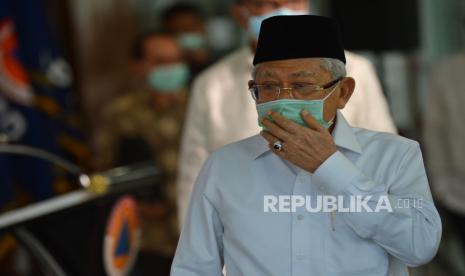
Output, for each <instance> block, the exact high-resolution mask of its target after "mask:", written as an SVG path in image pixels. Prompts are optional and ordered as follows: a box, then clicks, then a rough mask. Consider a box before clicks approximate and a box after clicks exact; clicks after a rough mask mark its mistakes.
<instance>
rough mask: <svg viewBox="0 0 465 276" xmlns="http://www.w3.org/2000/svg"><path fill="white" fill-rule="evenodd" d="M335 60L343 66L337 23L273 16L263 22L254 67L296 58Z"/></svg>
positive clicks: (310, 16) (316, 18)
mask: <svg viewBox="0 0 465 276" xmlns="http://www.w3.org/2000/svg"><path fill="white" fill-rule="evenodd" d="M315 57H324V58H335V59H339V60H341V61H342V62H344V63H346V58H345V55H344V46H343V44H342V38H341V32H340V29H339V25H338V24H337V22H336V21H335V20H334V19H332V18H329V17H323V16H316V15H292V16H273V17H270V18H268V19H266V20H264V21H263V22H262V25H261V28H260V35H259V37H258V44H257V49H256V51H255V57H254V60H253V65H257V64H259V63H262V62H266V61H276V60H285V59H296V58H315Z"/></svg>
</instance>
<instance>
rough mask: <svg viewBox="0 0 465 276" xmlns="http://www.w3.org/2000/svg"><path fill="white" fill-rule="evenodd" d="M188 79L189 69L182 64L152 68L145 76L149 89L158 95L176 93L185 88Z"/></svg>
mask: <svg viewBox="0 0 465 276" xmlns="http://www.w3.org/2000/svg"><path fill="white" fill-rule="evenodd" d="M189 77H190V72H189V68H188V66H187V65H186V64H184V63H177V64H174V65H165V66H157V67H154V68H153V69H152V70H151V71H150V73H149V74H148V76H147V81H148V83H149V85H150V87H151V88H153V89H154V90H156V91H157V92H158V93H163V94H170V93H176V92H179V91H180V90H182V89H183V88H185V87H186V85H187V82H188V80H189Z"/></svg>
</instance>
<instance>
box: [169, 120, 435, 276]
mask: <svg viewBox="0 0 465 276" xmlns="http://www.w3.org/2000/svg"><path fill="white" fill-rule="evenodd" d="M332 135H333V137H334V142H335V144H336V146H337V149H338V151H337V152H336V153H334V154H333V155H331V156H330V157H329V158H328V159H327V160H326V161H325V162H324V163H323V164H322V165H321V166H320V167H319V168H318V169H317V170H316V171H315V173H314V174H311V173H308V172H306V171H304V170H301V169H299V168H297V167H295V166H293V165H291V164H290V163H289V162H287V161H284V160H283V159H281V158H280V157H279V156H277V155H275V154H274V153H273V152H271V151H270V150H269V149H268V146H267V142H266V140H264V139H263V138H262V137H261V136H258V135H257V136H253V137H251V138H247V139H245V140H241V141H239V142H236V143H233V144H229V145H227V146H225V147H223V148H221V149H219V150H218V151H215V152H214V153H213V154H211V156H210V157H209V158H208V160H207V162H206V163H205V165H204V166H203V168H202V170H201V172H200V174H199V177H198V179H197V181H196V184H195V187H194V190H193V193H192V198H191V201H190V205H189V210H188V214H187V218H186V221H185V225H184V227H183V229H182V232H181V238H180V241H179V243H178V247H177V250H176V255H175V258H174V261H173V265H172V269H171V276H219V275H222V267H223V265H224V266H225V268H226V271H227V275H228V276H244V275H245V276H287V275H292V276H319V275H321V276H328V275H330V276H331V275H344V276H348V275H356V276H364V275H370V276H377V275H380V276H381V275H383V276H384V275H392V276H394V275H395V276H404V275H408V272H407V266H416V265H421V264H423V263H425V262H428V261H429V260H430V259H431V258H433V256H434V255H435V254H436V251H437V248H438V245H439V242H440V237H441V221H440V218H439V215H438V213H437V211H436V209H435V207H434V204H433V201H432V198H431V194H430V190H429V187H428V180H427V177H426V174H425V170H424V166H423V160H422V156H421V152H420V148H419V145H418V143H417V142H415V141H412V140H408V139H406V138H403V137H400V136H397V135H393V134H387V133H381V132H373V131H368V130H365V129H359V128H351V127H350V126H349V125H348V124H347V122H346V121H345V119H344V117H343V116H342V115H341V113H339V112H338V115H337V121H336V126H335V129H334V131H333V133H332ZM284 150H285V149H284ZM265 195H274V196H279V195H300V196H312V197H315V196H317V195H342V196H343V197H344V198H348V197H350V196H353V195H362V196H366V195H371V196H372V200H370V201H369V203H368V204H369V205H370V206H372V207H373V205H374V204H375V203H376V202H377V199H378V198H379V197H380V196H387V198H388V199H389V202H391V205H392V208H393V212H387V211H381V212H379V213H367V212H362V213H342V212H339V213H324V212H318V213H309V212H307V211H306V210H302V209H298V210H297V211H296V212H290V213H266V212H264V196H265ZM404 199H405V200H407V201H409V202H417V203H420V202H421V203H420V204H415V205H414V204H412V205H411V206H406V205H402V204H401V205H399V200H400V201H401V202H405V201H404ZM373 209H374V208H373ZM332 214H334V216H333V215H332Z"/></svg>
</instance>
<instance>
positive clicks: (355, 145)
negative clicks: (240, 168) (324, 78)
mask: <svg viewBox="0 0 465 276" xmlns="http://www.w3.org/2000/svg"><path fill="white" fill-rule="evenodd" d="M335 122H336V125H335V126H334V129H333V133H332V136H333V139H334V143H335V144H336V146H338V147H340V148H344V149H347V150H350V151H353V152H356V153H358V154H362V148H361V147H360V143H359V142H358V140H357V137H356V136H355V133H354V132H353V129H352V127H351V126H350V125H349V123H347V121H346V119H345V118H344V115H342V113H341V112H340V111H339V110H338V111H337V115H336V120H335ZM253 141H254V142H253V146H252V147H251V148H250V150H251V152H253V156H254V158H255V159H257V158H259V157H260V156H262V155H264V154H265V153H267V152H269V151H270V149H269V147H268V142H267V141H266V140H265V138H263V137H262V136H261V135H256V136H255V137H253Z"/></svg>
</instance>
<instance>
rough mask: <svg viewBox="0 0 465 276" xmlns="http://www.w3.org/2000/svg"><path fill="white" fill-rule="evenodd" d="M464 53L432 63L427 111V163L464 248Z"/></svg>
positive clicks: (434, 193) (437, 196) (437, 193)
mask: <svg viewBox="0 0 465 276" xmlns="http://www.w3.org/2000/svg"><path fill="white" fill-rule="evenodd" d="M464 70H465V53H460V54H456V55H454V56H450V57H447V58H446V59H445V60H442V61H440V62H439V63H437V64H435V65H434V66H433V70H432V72H431V77H430V86H429V87H430V94H429V96H428V99H427V104H426V109H425V112H424V118H423V119H424V129H423V131H424V133H423V139H424V142H425V151H426V161H427V162H426V164H427V165H428V166H427V168H428V172H429V174H430V177H431V186H432V191H433V195H434V196H435V197H436V198H437V201H438V202H439V203H440V206H441V207H442V208H441V209H440V211H442V212H443V214H444V215H445V216H446V220H445V221H446V222H450V224H449V225H450V226H452V227H453V228H455V230H456V232H457V235H458V236H459V237H460V240H461V245H460V246H461V247H462V250H465V200H464V199H465V166H464V164H465V144H464V142H463V141H464V137H465V125H464V123H463V119H464V118H465V110H464V108H463V106H462V105H463V104H465V79H464V78H463V72H464Z"/></svg>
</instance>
